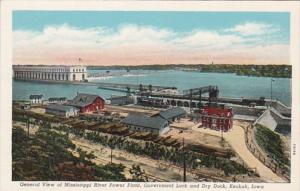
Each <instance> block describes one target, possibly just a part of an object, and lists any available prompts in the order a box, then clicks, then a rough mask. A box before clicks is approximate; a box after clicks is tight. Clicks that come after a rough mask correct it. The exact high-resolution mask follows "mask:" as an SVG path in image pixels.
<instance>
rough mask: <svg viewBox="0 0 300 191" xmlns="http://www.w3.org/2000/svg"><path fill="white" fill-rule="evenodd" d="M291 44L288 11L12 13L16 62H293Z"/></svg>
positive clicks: (145, 63)
mask: <svg viewBox="0 0 300 191" xmlns="http://www.w3.org/2000/svg"><path fill="white" fill-rule="evenodd" d="M289 48H290V16H289V13H285V12H268V13H266V12H265V13H264V12H175V11H14V12H13V62H14V64H58V65H59V64H65V65H68V64H70V65H72V64H79V63H80V64H86V65H148V64H210V63H212V62H214V63H215V64H290V63H289ZM79 58H81V59H79ZM79 60H80V61H79Z"/></svg>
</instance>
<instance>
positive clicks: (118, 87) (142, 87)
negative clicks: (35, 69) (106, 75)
mask: <svg viewBox="0 0 300 191" xmlns="http://www.w3.org/2000/svg"><path fill="white" fill-rule="evenodd" d="M16 80H20V81H30V82H35V83H49V84H70V85H86V86H97V87H98V88H99V89H106V90H112V91H120V92H128V91H132V90H138V91H161V90H166V89H172V90H176V89H177V88H176V87H174V86H157V85H151V84H138V85H137V84H122V83H106V82H88V81H58V80H31V79H16Z"/></svg>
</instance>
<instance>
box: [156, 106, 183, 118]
mask: <svg viewBox="0 0 300 191" xmlns="http://www.w3.org/2000/svg"><path fill="white" fill-rule="evenodd" d="M185 114H186V111H185V110H184V109H182V108H181V107H173V108H170V109H167V110H165V111H161V112H159V113H158V114H156V115H159V116H161V117H162V118H164V119H167V120H170V119H172V118H174V117H178V116H180V115H185Z"/></svg>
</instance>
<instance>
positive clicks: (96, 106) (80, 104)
mask: <svg viewBox="0 0 300 191" xmlns="http://www.w3.org/2000/svg"><path fill="white" fill-rule="evenodd" d="M68 105H71V106H74V107H77V108H78V109H79V110H80V112H81V113H93V112H98V111H100V110H103V109H104V107H105V100H104V99H103V98H102V97H100V96H98V95H93V94H85V93H77V95H76V97H75V98H74V99H72V100H71V101H70V102H69V103H68Z"/></svg>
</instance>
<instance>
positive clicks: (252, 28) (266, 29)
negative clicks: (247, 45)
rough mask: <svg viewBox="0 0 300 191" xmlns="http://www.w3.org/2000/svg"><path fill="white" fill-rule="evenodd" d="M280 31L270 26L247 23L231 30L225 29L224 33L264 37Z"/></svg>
mask: <svg viewBox="0 0 300 191" xmlns="http://www.w3.org/2000/svg"><path fill="white" fill-rule="evenodd" d="M279 30H280V29H279V28H278V27H276V26H274V25H272V24H266V23H256V22H247V23H244V24H239V25H236V26H234V27H233V28H229V29H225V30H224V31H226V32H236V33H238V34H240V35H242V36H252V35H265V34H270V33H274V32H278V31H279Z"/></svg>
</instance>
